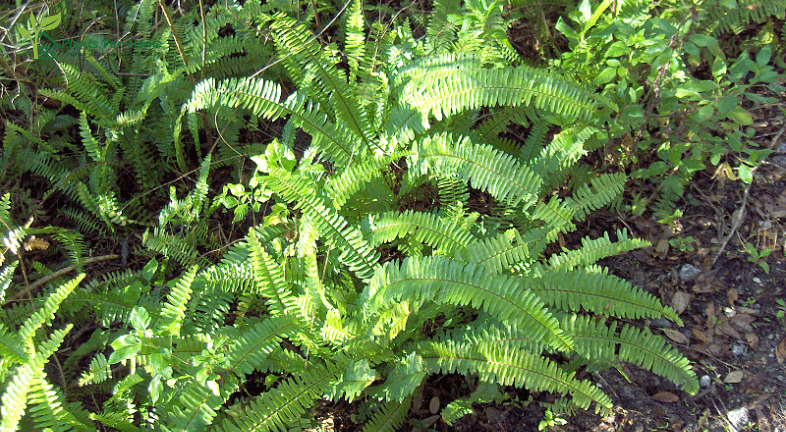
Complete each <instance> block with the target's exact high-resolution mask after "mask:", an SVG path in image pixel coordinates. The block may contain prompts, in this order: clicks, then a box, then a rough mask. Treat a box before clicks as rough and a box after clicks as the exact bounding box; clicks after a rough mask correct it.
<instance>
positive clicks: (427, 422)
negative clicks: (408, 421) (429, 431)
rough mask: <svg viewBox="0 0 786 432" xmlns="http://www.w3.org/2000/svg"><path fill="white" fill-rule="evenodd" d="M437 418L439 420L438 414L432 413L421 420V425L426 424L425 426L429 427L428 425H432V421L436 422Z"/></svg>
mask: <svg viewBox="0 0 786 432" xmlns="http://www.w3.org/2000/svg"><path fill="white" fill-rule="evenodd" d="M437 420H439V416H438V415H433V416H431V417H428V418H426V419H425V420H423V426H426V427H427V428H429V427H431V426H432V425H433V424H434V423H436V422H437Z"/></svg>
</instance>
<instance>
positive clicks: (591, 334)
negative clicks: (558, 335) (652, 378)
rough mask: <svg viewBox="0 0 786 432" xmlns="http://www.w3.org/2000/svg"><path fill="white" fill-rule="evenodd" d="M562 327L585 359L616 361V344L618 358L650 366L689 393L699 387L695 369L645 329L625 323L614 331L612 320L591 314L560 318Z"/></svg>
mask: <svg viewBox="0 0 786 432" xmlns="http://www.w3.org/2000/svg"><path fill="white" fill-rule="evenodd" d="M563 328H564V329H565V331H566V332H567V333H569V334H571V335H573V337H574V338H575V340H576V353H577V354H579V355H581V356H582V357H584V358H585V359H592V360H593V361H594V360H601V359H603V360H606V361H608V362H611V363H616V357H617V355H616V350H617V347H619V360H620V361H624V362H629V363H634V364H636V365H639V366H640V367H643V368H645V369H648V370H651V371H652V372H653V373H655V374H656V375H660V376H662V377H664V378H666V379H668V380H670V381H671V382H673V383H675V384H677V385H679V386H682V388H683V389H684V390H685V391H687V392H688V393H690V394H695V393H696V391H697V390H698V388H699V386H698V380H697V379H696V373H695V372H694V371H693V370H692V369H691V368H690V363H689V361H688V359H687V358H686V357H685V356H683V355H682V354H680V353H679V351H677V350H675V349H674V348H672V347H671V346H669V345H668V344H667V343H666V341H665V340H664V339H663V338H662V337H660V336H655V335H653V334H652V333H650V332H649V330H646V329H645V330H640V329H637V328H635V327H631V326H629V325H628V324H625V325H624V326H623V327H622V329H621V331H620V333H619V334H617V322H616V321H612V322H611V324H610V325H608V326H607V325H606V322H605V320H601V321H596V320H595V319H594V318H592V317H588V316H583V317H579V316H576V315H574V316H572V317H571V318H570V319H566V320H564V321H563Z"/></svg>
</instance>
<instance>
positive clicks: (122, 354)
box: [107, 344, 142, 364]
mask: <svg viewBox="0 0 786 432" xmlns="http://www.w3.org/2000/svg"><path fill="white" fill-rule="evenodd" d="M141 348H142V346H141V345H140V344H134V345H124V346H121V347H120V348H118V349H116V350H114V351H113V352H112V355H110V356H109V360H108V361H107V363H109V364H115V363H120V362H121V361H123V360H125V359H128V358H131V357H134V356H135V355H137V353H139V350H140V349H141Z"/></svg>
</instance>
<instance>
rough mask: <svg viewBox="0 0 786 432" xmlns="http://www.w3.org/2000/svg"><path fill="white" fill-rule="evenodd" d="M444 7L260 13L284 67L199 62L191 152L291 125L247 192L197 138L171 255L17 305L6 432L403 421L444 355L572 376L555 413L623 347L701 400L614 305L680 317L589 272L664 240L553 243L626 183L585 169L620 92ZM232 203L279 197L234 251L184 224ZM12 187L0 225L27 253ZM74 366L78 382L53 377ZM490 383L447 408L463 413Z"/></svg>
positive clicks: (9, 324) (169, 244) (263, 158)
mask: <svg viewBox="0 0 786 432" xmlns="http://www.w3.org/2000/svg"><path fill="white" fill-rule="evenodd" d="M251 3H252V2H250V1H248V2H246V4H245V5H244V7H248V6H247V5H248V4H251ZM434 6H435V10H437V11H439V12H437V13H435V14H433V15H431V17H430V19H428V20H426V21H424V22H421V23H415V24H414V25H415V26H418V27H422V28H413V25H412V24H411V23H410V22H409V21H406V20H402V21H400V22H396V26H395V27H394V28H393V29H386V28H385V27H384V26H383V25H382V24H380V23H375V24H373V25H372V26H371V28H370V29H367V28H366V21H365V17H364V9H363V5H362V3H361V2H360V1H356V0H352V1H350V2H349V3H347V4H346V11H345V12H344V15H343V18H342V22H341V26H340V31H339V32H338V33H339V34H338V39H337V40H338V42H337V43H336V44H329V45H327V46H322V45H320V44H319V42H318V40H317V38H315V37H309V36H308V34H309V27H307V25H306V23H307V22H308V20H311V19H313V18H314V17H313V16H308V17H305V18H303V19H301V20H300V21H298V20H296V19H295V18H293V17H291V16H290V15H289V14H286V13H282V12H276V11H272V10H268V9H264V10H263V9H260V10H258V11H257V12H258V14H257V15H256V18H255V19H256V21H255V25H257V26H258V27H259V28H264V29H266V30H269V32H270V36H271V38H272V41H273V43H274V45H275V52H276V56H277V58H278V59H279V60H278V61H279V62H280V63H281V66H282V67H281V72H282V74H285V75H286V76H285V79H286V81H287V85H282V84H280V83H276V82H273V81H270V80H268V79H265V78H261V77H246V78H239V77H234V78H226V77H215V76H214V77H211V78H206V79H204V80H200V81H199V82H197V83H196V84H195V85H194V87H193V91H192V92H191V93H190V96H189V97H188V98H187V99H186V100H184V102H183V103H182V105H181V106H180V109H179V112H178V113H177V114H176V115H175V116H174V117H173V118H174V120H173V122H172V126H171V130H170V131H169V132H171V135H170V136H171V137H172V140H173V142H174V147H173V149H174V153H173V155H177V154H182V155H185V154H187V152H188V151H192V150H193V152H194V153H200V152H203V151H205V149H204V148H202V147H199V148H194V149H188V147H187V145H193V146H200V139H199V137H198V131H200V130H202V128H205V127H207V126H209V125H208V124H206V123H205V122H206V121H207V120H208V119H210V120H212V121H215V122H216V123H215V125H214V126H217V127H216V128H215V130H217V131H220V130H222V128H223V130H235V131H238V130H240V125H241V124H244V123H245V122H250V123H254V122H257V121H263V120H264V121H269V122H277V124H279V125H281V126H282V128H281V131H282V133H281V136H280V137H279V138H277V139H275V140H273V141H271V142H269V143H267V144H266V145H265V146H264V150H260V151H258V152H257V153H256V154H255V155H254V156H253V158H252V160H254V162H255V163H256V170H255V172H254V174H253V178H252V179H251V180H250V181H249V182H248V183H247V184H244V183H239V184H236V185H229V186H228V187H227V189H226V190H225V193H223V194H220V195H218V196H215V197H214V198H213V199H212V200H211V199H210V198H209V192H210V188H209V187H208V179H209V178H210V176H209V174H210V169H211V166H212V165H211V161H212V158H213V155H212V154H210V153H208V154H206V155H205V156H204V158H203V162H202V164H201V168H200V170H199V176H198V179H197V185H196V187H195V188H194V190H193V191H192V192H191V193H190V194H188V195H186V196H185V197H184V198H178V197H177V195H176V193H175V192H174V190H173V191H172V194H171V199H170V204H169V205H168V206H166V207H165V208H164V209H163V210H162V211H161V213H160V215H159V218H158V221H157V224H155V225H156V226H155V227H154V228H153V230H152V231H148V233H147V234H146V235H145V236H144V238H145V245H146V246H147V247H148V248H150V249H151V250H153V251H157V252H161V253H163V255H164V256H165V259H164V260H163V261H159V259H157V258H153V259H149V261H148V263H147V265H145V267H144V269H143V270H141V271H139V272H132V271H123V272H119V273H113V274H109V275H106V276H105V277H104V278H94V279H93V280H92V281H91V282H89V283H87V284H86V286H85V288H84V289H77V288H76V287H77V285H78V284H79V282H80V281H81V279H82V278H83V277H84V276H83V275H80V276H79V277H77V278H75V279H72V280H69V281H65V280H59V279H58V280H57V281H58V282H57V283H52V285H54V286H56V288H55V289H50V290H49V291H47V294H45V295H43V296H40V297H34V298H31V299H30V300H31V301H30V304H29V305H20V306H18V307H15V308H9V309H6V310H4V311H3V314H4V317H3V320H2V324H0V352H1V353H2V354H3V357H2V359H1V360H0V382H2V383H3V384H2V387H0V392H2V393H1V394H2V396H0V397H1V398H2V406H3V408H2V426H3V429H4V430H6V429H7V430H18V429H21V430H27V429H30V428H45V427H48V428H52V429H53V430H55V429H58V428H59V430H95V429H96V423H101V424H102V425H103V427H104V428H105V429H112V430H114V429H117V430H162V431H199V430H214V431H227V432H229V431H232V432H234V431H257V430H258V431H262V430H273V431H280V430H288V429H289V428H297V427H307V426H308V424H309V420H308V413H309V412H310V411H311V409H312V407H314V406H315V404H316V403H317V402H318V401H319V400H321V399H330V400H334V401H338V400H341V399H343V400H347V401H350V402H353V401H358V402H359V403H360V404H361V407H360V409H359V412H360V413H361V414H359V415H358V420H359V421H361V422H363V423H364V425H363V430H365V431H393V430H396V429H397V428H398V427H399V426H400V425H401V424H402V423H403V422H404V420H405V419H406V416H407V414H408V411H409V408H410V406H411V402H412V399H413V398H414V397H415V395H416V394H417V393H418V392H421V391H422V388H423V386H424V384H425V383H426V381H427V380H428V378H429V377H430V376H432V375H437V374H448V373H457V374H461V375H464V376H467V377H477V378H478V379H479V380H480V382H482V383H484V385H490V386H495V385H499V386H508V385H512V386H516V387H520V388H525V389H528V390H529V391H532V392H551V393H555V394H557V395H559V396H560V399H558V400H557V402H554V403H553V404H551V407H552V410H553V411H555V412H565V411H569V410H572V409H575V408H580V409H594V410H596V411H607V410H609V409H610V408H611V406H612V404H611V400H610V398H609V397H608V396H607V395H605V394H604V393H603V392H602V391H601V390H600V389H599V387H597V386H595V385H594V384H592V383H591V382H590V381H589V380H586V379H580V378H579V375H578V374H579V373H580V372H582V371H584V370H590V371H595V370H599V369H603V368H608V367H617V366H618V365H619V363H620V362H629V363H634V364H637V365H639V366H641V367H643V368H646V369H649V370H651V371H652V372H653V373H655V374H657V375H660V376H663V377H665V378H667V379H669V380H670V381H672V382H674V383H675V384H676V385H678V386H680V387H681V388H683V389H684V390H685V391H688V392H690V393H694V392H695V391H696V390H697V388H698V383H697V380H696V376H695V374H694V372H693V371H692V370H691V367H690V365H689V362H688V360H687V359H686V358H685V357H683V356H682V355H681V354H679V353H678V352H677V351H676V350H675V349H673V348H672V347H670V346H669V345H668V344H667V343H666V342H665V340H664V339H663V338H662V337H660V336H656V335H653V334H652V333H650V332H649V331H648V330H646V329H640V328H638V327H635V326H633V325H631V324H628V323H625V324H623V323H622V322H621V321H620V320H625V321H630V320H635V319H641V318H662V317H665V318H667V319H670V320H672V321H674V322H676V323H678V324H679V325H681V324H682V323H681V321H680V319H679V317H678V316H677V314H676V313H675V312H674V311H673V310H672V309H670V308H668V307H666V306H663V305H661V304H660V302H659V301H658V300H657V299H656V298H655V297H653V296H652V295H650V294H647V293H645V292H643V291H642V290H640V289H638V288H636V287H634V286H632V285H631V284H630V283H628V282H626V281H625V280H623V279H620V278H618V277H616V276H613V275H611V274H609V273H608V271H607V270H606V269H604V268H602V267H600V266H599V265H598V264H597V262H598V260H600V259H602V258H604V257H608V256H612V255H615V254H618V253H620V252H623V251H628V250H631V249H635V248H638V247H642V246H645V245H646V242H644V241H640V240H636V239H633V238H629V237H628V234H627V233H626V232H625V231H618V232H616V233H615V234H614V239H612V236H611V235H609V234H604V236H603V237H600V238H596V239H591V238H585V239H583V240H582V242H581V246H580V247H578V248H576V249H566V248H565V249H563V250H562V251H561V252H552V249H548V247H549V245H551V244H552V243H554V242H555V241H556V240H557V239H558V238H559V237H560V236H561V235H564V234H567V233H570V232H572V231H575V230H576V223H579V222H581V221H583V220H585V219H586V217H587V216H588V215H589V214H590V213H591V212H592V211H595V210H597V209H599V208H600V207H602V206H605V205H607V204H608V203H610V202H611V201H612V200H613V199H615V197H617V196H618V195H619V194H620V193H621V191H622V189H623V186H624V183H625V180H626V179H625V176H624V175H622V174H600V175H589V174H586V173H587V170H586V169H582V168H580V167H579V165H578V164H579V161H580V159H581V157H582V156H584V155H585V154H586V153H587V151H588V149H592V148H595V147H597V146H598V142H599V141H600V134H601V132H600V131H601V128H602V126H603V124H602V120H601V119H603V118H608V117H609V116H608V113H609V112H610V111H613V110H615V107H614V106H613V105H612V104H610V103H609V102H607V101H606V100H604V99H602V98H601V97H600V96H598V95H596V94H595V93H594V92H593V91H591V90H588V89H586V88H585V87H583V86H581V85H579V84H577V83H574V82H571V81H570V80H567V79H565V78H563V77H561V76H559V75H555V74H553V73H550V72H549V71H546V70H543V69H537V68H532V67H528V66H524V65H521V64H519V63H518V60H517V59H516V58H515V53H514V52H513V51H512V49H511V48H510V44H509V43H508V42H507V39H506V36H505V34H506V33H505V29H506V27H505V26H506V25H507V24H506V23H505V22H504V20H503V19H502V18H501V15H500V12H501V8H500V6H499V5H497V4H496V3H491V4H488V3H482V2H472V1H468V2H466V4H465V5H463V6H458V5H456V4H451V5H450V6H448V5H446V4H442V2H439V1H436V2H435V4H434ZM443 10H444V13H442V11H443ZM416 30H417V31H416ZM420 30H423V32H422V33H421V32H420ZM414 34H425V35H426V36H425V37H423V38H417V37H415V36H414ZM290 84H291V85H290ZM292 88H295V89H296V91H292V92H290V91H288V90H287V89H292ZM184 125H185V126H186V127H185V128H183V126H184ZM510 125H517V127H525V128H527V129H528V130H529V131H530V132H529V135H528V137H527V139H526V140H525V142H523V143H518V142H513V141H511V140H509V139H508V138H506V137H505V136H503V135H502V132H505V131H506V130H507V128H508V126H510ZM83 129H85V133H84V134H83V135H84V138H85V139H86V140H88V139H89V135H90V131H89V129H88V128H86V127H83ZM298 131H302V132H304V133H305V135H307V137H305V138H304V134H302V133H297V132H298ZM189 135H190V136H189ZM219 139H220V138H219ZM189 143H190V144H189ZM224 144H225V145H226V146H227V148H230V149H231V148H232V147H233V146H234V145H236V144H237V143H235V142H226V143H224ZM175 159H177V157H175ZM565 184H569V185H571V186H572V187H571V188H570V190H569V192H567V193H563V194H559V195H558V194H555V193H554V191H555V190H557V188H558V187H560V186H562V185H565ZM246 188H250V189H251V190H250V191H246ZM230 192H231V193H230ZM240 196H244V197H249V196H253V197H256V198H255V199H265V200H268V199H269V201H268V202H267V203H266V204H267V206H268V207H269V208H270V209H271V210H272V211H271V212H270V213H268V214H266V215H265V216H264V219H263V220H262V221H261V223H259V224H256V225H255V226H253V227H252V228H250V230H249V232H248V234H247V235H246V236H245V237H244V238H243V239H242V240H241V241H238V242H236V243H234V244H233V245H232V246H231V248H229V250H228V251H227V252H226V253H225V254H224V255H223V257H222V258H221V260H220V262H218V263H210V262H208V261H207V260H205V259H204V258H200V256H199V253H198V252H199V251H198V250H197V247H196V244H195V242H188V241H178V240H176V238H177V237H178V236H181V237H182V236H183V235H184V233H188V232H195V231H200V230H204V229H205V228H204V227H205V226H206V225H205V223H204V220H205V219H206V218H208V217H210V216H211V215H215V214H216V212H218V211H220V210H221V208H222V207H227V208H234V209H235V211H236V212H241V216H243V214H242V212H243V211H246V210H241V209H239V208H238V203H239V202H240V201H238V199H237V198H238V197H240ZM260 197H262V198H260ZM480 201H483V202H485V203H486V204H485V205H480V204H478V203H479V202H480ZM8 202H9V201H8V198H4V201H3V202H2V203H0V204H2V206H0V217H2V222H3V224H4V225H5V227H6V228H7V230H8V233H7V234H6V235H5V236H4V239H3V243H4V244H14V245H16V246H17V247H18V239H19V238H20V237H21V236H22V235H23V233H22V234H20V233H21V231H20V228H17V226H16V224H15V223H14V221H13V220H12V219H11V215H10V213H9V212H8ZM175 230H179V234H178V235H175V234H173V233H174V232H175ZM186 237H187V236H186ZM13 251H16V249H14V250H13ZM13 251H12V252H13ZM16 262H18V261H15V262H14V263H12V264H10V265H9V266H8V267H6V268H5V269H4V270H3V271H2V272H0V299H3V298H5V297H4V296H3V295H4V293H5V291H6V290H10V291H9V292H11V293H13V292H15V291H16V290H18V289H19V288H20V287H19V286H17V285H19V284H17V283H14V281H13V279H12V276H13V272H14V269H15V267H14V266H15V265H16V264H15V263H16ZM173 269H180V270H182V271H181V272H180V274H179V276H177V277H175V278H174V279H172V278H170V277H169V275H170V274H172V271H173ZM58 307H59V308H60V309H61V313H60V315H59V316H61V317H63V318H66V319H67V320H69V321H72V322H76V323H78V324H79V325H81V326H83V327H84V328H86V329H95V330H94V331H93V332H92V336H90V337H89V339H88V340H87V341H86V342H84V343H82V344H81V345H79V346H78V347H77V348H76V349H74V350H73V352H72V353H71V354H70V355H69V356H67V357H65V359H64V360H63V361H62V362H59V363H62V364H61V365H59V366H58V369H60V373H61V375H58V378H57V379H54V378H52V377H54V376H55V375H53V374H48V373H47V368H48V366H47V360H48V359H49V358H50V357H51V356H52V354H53V353H54V352H55V351H56V350H57V348H58V346H59V345H60V344H61V343H62V341H63V340H64V337H65V334H66V332H67V331H68V330H70V326H68V327H65V328H58V329H53V330H50V331H49V333H46V332H45V331H44V329H45V328H46V326H45V325H44V324H46V323H49V322H51V320H52V317H53V315H54V313H55V311H56V310H57V309H58ZM86 317H89V318H86ZM6 318H7V319H6ZM85 320H89V322H85ZM61 359H63V357H61ZM85 359H88V360H87V361H86V360H85ZM87 362H89V364H88V363H87ZM73 371H77V372H76V374H75V373H74V372H73ZM60 377H63V378H62V381H64V382H65V381H72V382H73V383H75V384H74V385H70V384H66V385H64V386H62V387H60V388H58V387H56V386H55V385H54V384H53V383H57V382H59V381H61V379H60ZM486 388H487V387H486ZM480 391H481V388H480V387H479V388H478V392H480ZM477 398H478V395H477V394H475V393H473V394H470V395H468V396H466V397H465V398H462V399H459V400H456V401H452V402H450V403H449V404H448V405H447V406H445V407H444V409H443V410H442V412H441V415H442V418H443V419H444V421H446V422H448V423H452V422H454V421H455V420H457V419H459V418H460V417H462V416H463V415H466V414H468V413H471V412H472V410H471V403H472V401H473V400H476V399H477ZM87 400H91V401H93V402H92V403H91V404H90V405H88V404H85V405H81V404H80V403H78V402H79V401H87ZM99 402H100V405H99ZM362 413H366V414H362Z"/></svg>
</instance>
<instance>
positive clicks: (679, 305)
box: [671, 291, 690, 315]
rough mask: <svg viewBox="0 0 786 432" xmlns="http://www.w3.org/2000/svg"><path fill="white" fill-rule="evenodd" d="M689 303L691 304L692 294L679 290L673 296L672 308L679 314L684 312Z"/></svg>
mask: <svg viewBox="0 0 786 432" xmlns="http://www.w3.org/2000/svg"><path fill="white" fill-rule="evenodd" d="M688 304H690V294H688V293H686V292H684V291H677V292H675V293H674V296H672V297H671V308H672V309H674V311H675V312H677V315H679V314H681V313H683V312H684V311H685V309H687V308H688Z"/></svg>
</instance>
